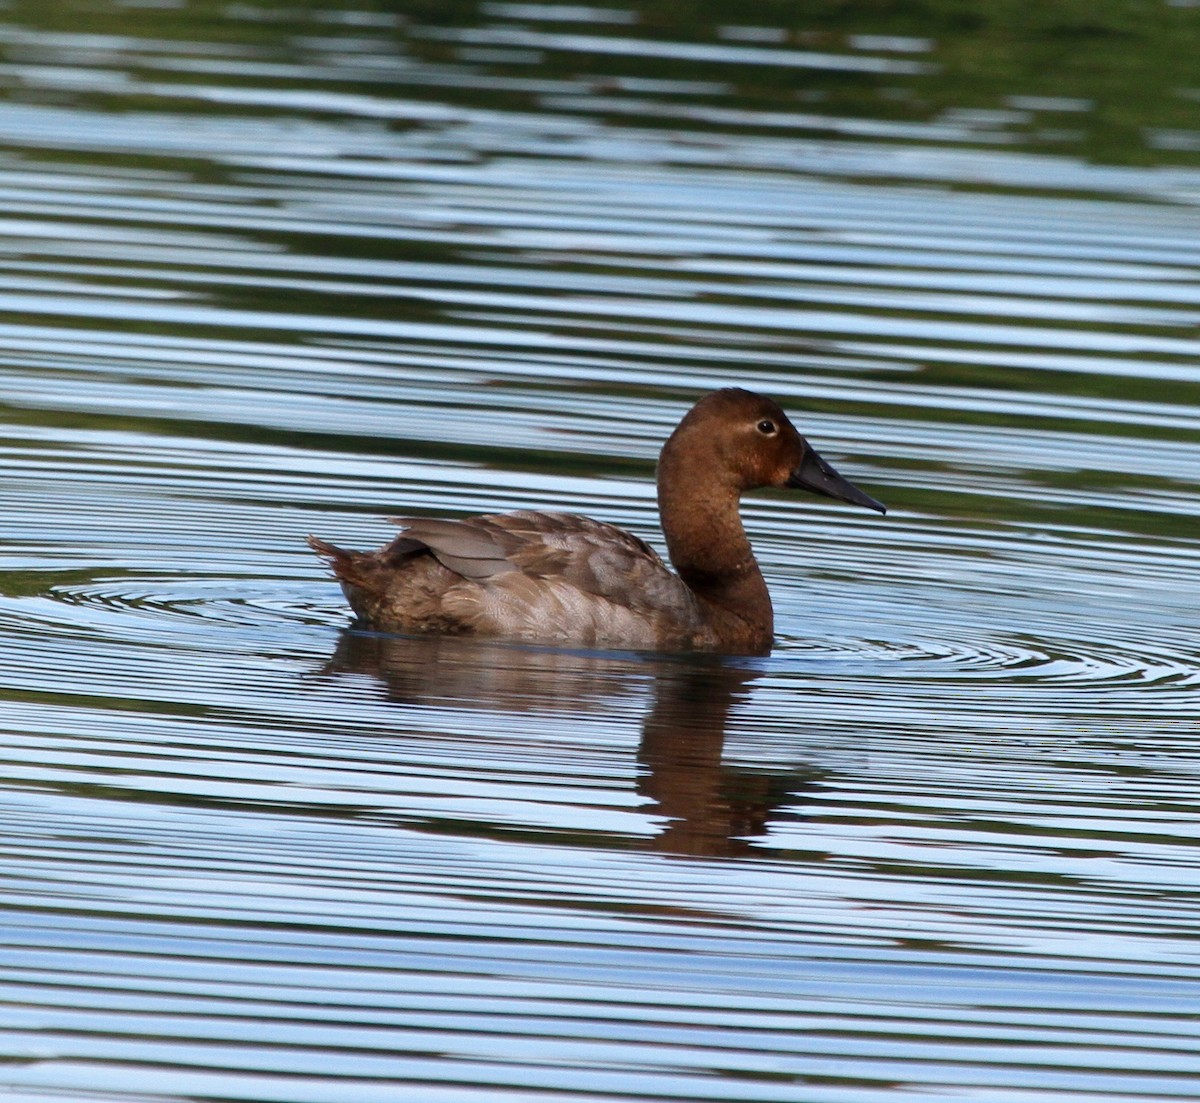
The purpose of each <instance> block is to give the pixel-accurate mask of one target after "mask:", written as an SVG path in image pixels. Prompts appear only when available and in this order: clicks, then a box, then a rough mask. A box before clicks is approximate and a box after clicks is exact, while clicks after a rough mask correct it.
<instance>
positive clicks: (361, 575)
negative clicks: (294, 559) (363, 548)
mask: <svg viewBox="0 0 1200 1103" xmlns="http://www.w3.org/2000/svg"><path fill="white" fill-rule="evenodd" d="M306 540H307V543H308V546H309V547H310V548H312V550H313V551H315V552H316V553H317V555H319V556H320V557H321V558H322V559H324V560H325V562H326V563H328V564H329V569H330V570H332V571H333V573H334V575H336V576H337V579H338V581H339V582H342V583H344V584H345V585H347V586H352V587H354V588H356V589H359V590H366V591H367V592H368V593H379V592H380V591H381V585H380V584H381V581H382V580H381V579H380V577H379V569H378V563H377V561H376V557H375V556H373V555H370V554H368V553H364V552H357V551H347V550H346V549H345V548H339V547H338V546H337V545H336V544H331V543H329V541H328V540H322V539H321V538H320V537H319V536H309V537H306Z"/></svg>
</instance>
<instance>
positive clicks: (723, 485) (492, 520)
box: [309, 388, 883, 654]
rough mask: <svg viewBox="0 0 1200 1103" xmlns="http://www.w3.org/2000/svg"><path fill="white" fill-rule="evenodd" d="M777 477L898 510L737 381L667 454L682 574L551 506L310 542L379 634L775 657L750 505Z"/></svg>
mask: <svg viewBox="0 0 1200 1103" xmlns="http://www.w3.org/2000/svg"><path fill="white" fill-rule="evenodd" d="M762 486H795V487H804V488H806V489H808V490H811V491H814V492H815V493H819V494H825V495H828V496H831V497H836V498H841V499H842V500H845V501H850V502H853V503H856V504H859V505H865V506H868V507H869V508H873V509H878V510H879V511H881V512H882V511H883V506H881V505H880V504H879V503H878V502H876V501H875V500H874V499H873V498H870V497H869V496H868V495H866V494H864V493H863V492H862V491H860V490H858V489H857V487H854V486H853V485H852V484H851V483H849V482H848V481H846V480H845V479H843V478H842V477H841V476H840V475H838V474H837V473H836V472H835V471H834V470H833V469H832V468H831V467H829V465H828V464H826V463H825V462H824V461H823V460H822V459H821V458H820V456H818V455H817V453H816V452H814V451H813V450H812V448H811V447H810V446H809V444H808V442H807V441H805V440H804V438H803V437H801V436H800V434H799V433H798V432H797V431H796V429H795V428H794V427H793V426H792V424H791V422H790V421H789V420H788V418H787V415H786V414H784V412H783V411H782V410H781V409H780V408H779V407H778V406H777V405H776V404H775V403H774V402H772V401H771V400H770V399H767V398H764V397H762V396H760V395H756V394H753V393H752V392H750V391H744V390H740V389H737V388H728V389H726V390H721V391H716V392H714V393H713V394H710V395H708V396H707V397H705V398H703V399H701V400H700V402H698V403H697V404H696V406H694V407H693V408H692V410H691V411H689V413H688V414H687V415H686V416H685V417H684V419H683V421H681V422H680V424H679V426H678V428H677V429H676V430H675V432H674V433H672V434H671V436H670V438H669V439H668V440H667V442H666V444H665V445H664V446H663V451H662V454H661V456H660V458H659V465H658V501H659V510H660V514H661V517H662V525H663V532H664V535H665V536H666V541H667V548H668V552H669V553H670V556H671V560H672V562H673V563H674V565H675V567H676V571H677V572H678V573H676V572H674V571H672V570H671V569H670V568H669V567H668V566H667V565H666V563H664V562H663V560H662V559H661V558H660V557H659V555H658V554H657V553H656V552H655V551H654V550H653V549H652V548H651V547H650V546H649V545H648V544H646V543H645V542H644V541H643V540H640V539H639V538H638V537H636V536H634V535H632V534H631V533H628V532H626V531H625V530H623V529H620V528H617V527H616V526H615V525H609V524H605V523H604V522H601V521H594V520H591V519H590V518H587V517H580V516H576V515H575V514H570V513H552V512H542V511H537V510H522V511H519V512H516V513H503V514H483V515H480V516H476V517H467V518H463V519H461V520H444V519H437V518H417V517H405V518H397V519H396V521H397V523H398V524H399V525H400V526H401V533H400V535H399V536H398V537H396V539H394V540H393V541H392V542H391V543H389V544H386V545H385V546H384V547H382V548H380V549H379V550H378V551H373V552H357V551H347V550H345V549H342V548H338V547H335V546H334V545H332V544H329V543H327V542H326V541H324V540H320V539H317V538H316V537H310V538H309V543H310V544H311V546H312V547H313V548H314V550H316V551H317V553H318V554H319V555H321V556H322V557H323V558H325V559H326V560H327V562H328V563H329V564H330V566H331V567H332V569H333V572H334V574H335V575H336V576H337V577H338V579H339V580H340V582H341V584H342V589H343V591H344V592H345V594H346V597H347V599H348V601H349V603H350V606H351V608H352V609H353V610H354V612H355V614H356V615H357V617H358V618H359V620H360V622H361V623H362V624H363V625H364V626H365V627H367V628H371V629H374V630H376V631H385V632H404V633H421V632H428V633H438V634H454V635H480V636H491V637H501V638H506V639H514V640H526V641H536V642H546V643H559V644H573V645H576V646H585V647H600V648H630V649H653V650H671V651H724V652H728V653H730V654H763V653H766V652H768V651H769V650H770V648H771V643H772V641H773V638H774V618H773V613H772V608H771V598H770V594H769V593H768V591H767V587H766V583H765V581H764V580H763V577H762V572H761V571H760V570H759V568H758V563H757V562H756V560H755V558H754V554H753V552H752V551H751V548H750V543H749V540H748V539H747V537H746V533H745V529H744V528H743V526H742V522H741V518H740V516H739V512H738V502H739V499H740V497H741V494H742V493H743V491H745V490H750V489H753V488H755V487H762Z"/></svg>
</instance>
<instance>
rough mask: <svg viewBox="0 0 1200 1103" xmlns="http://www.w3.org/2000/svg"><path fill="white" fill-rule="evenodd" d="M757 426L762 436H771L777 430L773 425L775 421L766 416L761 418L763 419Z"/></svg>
mask: <svg viewBox="0 0 1200 1103" xmlns="http://www.w3.org/2000/svg"><path fill="white" fill-rule="evenodd" d="M757 428H758V431H759V432H760V433H762V435H763V436H764V437H773V436H774V435H775V434H776V433H777V432H778V431H779V430H778V429H777V428H776V427H775V422H773V421H771V420H769V419H767V418H763V420H762V421H760V422H759V423H758V426H757Z"/></svg>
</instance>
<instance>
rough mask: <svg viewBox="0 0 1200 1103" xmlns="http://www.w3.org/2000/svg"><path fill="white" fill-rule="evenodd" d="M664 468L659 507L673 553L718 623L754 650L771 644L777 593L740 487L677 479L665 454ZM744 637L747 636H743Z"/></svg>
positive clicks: (720, 628) (721, 629) (660, 474)
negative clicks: (748, 525) (770, 587)
mask: <svg viewBox="0 0 1200 1103" xmlns="http://www.w3.org/2000/svg"><path fill="white" fill-rule="evenodd" d="M663 459H664V462H660V464H659V472H658V508H659V513H660V515H661V518H662V527H663V535H664V536H665V537H666V541H667V553H668V554H669V555H670V557H671V562H672V564H674V566H675V569H676V570H677V571H678V572H679V577H680V578H681V579H683V581H684V582H685V583H687V586H688V588H689V589H690V590H691V591H692V592H693V593H694V594H695V595H696V597H697V599H698V600H699V601H700V603H701V605H702V606H704V607H706V608H707V610H708V612H709V616H710V619H711V620H713V621H714V622H715V623H714V627H716V628H717V630H718V632H721V633H722V634H723V635H727V636H730V637H731V638H732V637H736V638H737V639H738V640H739V641H741V642H744V643H745V644H746V645H747V646H748V647H750V648H752V649H758V648H761V647H762V646H763V642H762V641H763V640H765V641H767V642H766V646H767V647H769V646H770V640H771V638H772V636H773V634H774V615H773V612H772V609H771V595H770V593H768V591H767V584H766V582H765V581H764V580H763V576H762V572H761V571H760V570H759V569H758V561H757V560H756V559H755V558H754V552H753V551H751V549H750V541H749V539H748V538H747V537H746V530H745V528H744V527H743V526H742V518H741V515H740V514H739V512H738V500H739V494H738V491H737V488H736V487H733V486H721V485H719V484H716V485H704V486H696V485H695V484H694V483H693V484H684V485H686V486H687V493H686V495H684V494H678V493H675V492H674V489H675V487H677V486H679V485H680V484H679V483H678V482H677V481H676V480H675V479H674V478H672V465H671V463H670V461H669V460H668V459H667V457H666V456H664V458H663ZM742 637H745V639H744V640H742Z"/></svg>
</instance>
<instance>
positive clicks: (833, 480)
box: [786, 448, 887, 513]
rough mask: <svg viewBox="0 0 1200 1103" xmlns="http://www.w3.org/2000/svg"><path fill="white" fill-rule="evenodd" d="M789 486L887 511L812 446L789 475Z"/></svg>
mask: <svg viewBox="0 0 1200 1103" xmlns="http://www.w3.org/2000/svg"><path fill="white" fill-rule="evenodd" d="M786 485H787V486H790V487H795V488H797V489H803V490H810V491H812V493H814V494H823V495H824V496H825V497H826V498H836V499H837V500H838V501H839V502H849V503H850V504H851V505H854V506H865V507H866V508H867V509H873V510H876V511H877V512H879V513H887V506H885V505H884V504H883V503H882V502H877V501H876V500H875V499H874V498H872V497H871V495H870V494H867V493H865V492H864V491H862V490H859V489H858V487H856V486H855V485H854V484H853V483H852V482H851V481H850V480H849V479H844V478H842V476H841V475H839V474H838V473H837V472H836V471H835V470H834V469H833V468H832V467H830V466H829V464H827V463H826V462H825V461H824V460H823V459H821V457H820V456H819V455H817V453H816V452H814V451H813V450H812V449H811V448H808V449H806V450H805V453H804V459H802V460H801V461H800V466H799V467H797V468H796V470H795V471H793V472H792V473H791V475H789V476H788V481H787V483H786Z"/></svg>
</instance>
